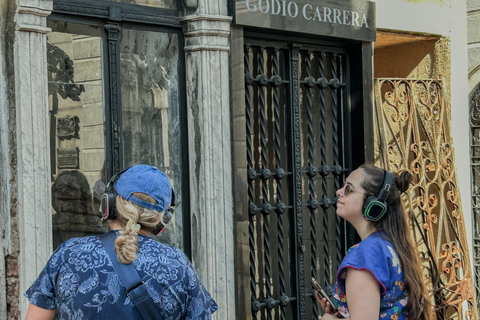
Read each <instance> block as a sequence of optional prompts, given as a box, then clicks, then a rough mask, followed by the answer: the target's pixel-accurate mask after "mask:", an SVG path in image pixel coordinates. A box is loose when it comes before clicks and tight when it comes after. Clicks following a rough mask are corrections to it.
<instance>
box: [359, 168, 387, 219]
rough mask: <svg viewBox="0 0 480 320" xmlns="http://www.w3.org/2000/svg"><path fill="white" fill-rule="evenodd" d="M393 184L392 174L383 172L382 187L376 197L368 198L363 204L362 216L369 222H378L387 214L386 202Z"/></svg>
mask: <svg viewBox="0 0 480 320" xmlns="http://www.w3.org/2000/svg"><path fill="white" fill-rule="evenodd" d="M392 183H393V173H391V172H390V171H387V170H385V171H384V176H383V186H382V189H381V190H380V192H379V193H378V195H377V196H369V197H367V198H366V199H365V202H364V204H363V214H364V216H365V217H366V218H367V219H368V220H371V221H378V220H380V219H381V218H382V217H383V216H384V215H385V213H386V212H387V204H386V202H385V201H386V200H387V198H388V195H389V194H390V189H391V187H392Z"/></svg>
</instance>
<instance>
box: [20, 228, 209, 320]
mask: <svg viewBox="0 0 480 320" xmlns="http://www.w3.org/2000/svg"><path fill="white" fill-rule="evenodd" d="M138 240H139V242H138V247H139V250H138V253H137V259H136V260H135V261H134V262H133V264H134V266H135V268H136V269H137V271H138V274H139V276H140V278H141V279H142V280H143V281H144V283H145V284H146V286H147V288H148V292H149V293H150V295H151V296H152V298H153V300H154V301H155V303H156V304H157V305H158V307H159V309H160V310H161V313H162V319H168V320H177V319H211V315H212V313H213V312H215V310H217V309H218V306H217V304H216V303H215V301H214V300H213V299H212V297H211V296H210V294H209V293H208V292H207V291H206V289H205V288H204V287H203V285H202V283H201V282H200V280H199V279H198V276H197V274H196V273H195V270H194V269H193V267H192V265H191V263H190V261H189V260H188V258H187V257H186V256H185V254H183V253H182V252H181V251H180V250H179V249H177V248H175V247H172V246H169V245H166V244H162V243H159V242H157V241H155V240H153V239H150V238H148V237H144V236H141V235H140V236H139V237H138ZM25 296H26V297H27V298H28V299H29V300H30V302H31V303H32V304H34V305H36V306H38V307H40V308H43V309H54V308H56V319H58V320H59V319H69V320H73V319H102V320H103V319H106V320H109V319H112V320H120V319H142V317H141V316H140V314H139V313H138V311H137V310H136V308H135V306H134V305H133V303H132V301H131V300H130V299H129V298H128V296H127V294H126V292H125V287H124V286H123V284H122V282H121V281H120V279H119V278H118V275H117V273H116V272H115V270H114V268H113V265H112V262H111V260H110V258H109V257H108V254H107V252H106V251H105V248H104V246H103V245H102V243H101V242H100V240H99V239H98V238H97V237H83V238H73V239H70V240H67V241H65V242H64V243H63V244H62V245H60V246H59V247H58V248H57V250H56V251H55V252H54V254H53V255H52V257H51V258H50V260H49V261H48V263H47V265H46V266H45V268H44V269H43V271H42V272H41V273H40V275H39V276H38V278H37V279H36V280H35V282H34V283H33V284H32V286H31V287H30V288H29V289H28V290H27V292H26V293H25Z"/></svg>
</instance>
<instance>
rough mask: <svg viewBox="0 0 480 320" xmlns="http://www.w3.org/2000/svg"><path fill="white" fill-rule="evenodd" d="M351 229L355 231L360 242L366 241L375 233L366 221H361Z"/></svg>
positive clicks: (370, 224) (373, 228)
mask: <svg viewBox="0 0 480 320" xmlns="http://www.w3.org/2000/svg"><path fill="white" fill-rule="evenodd" d="M353 227H354V228H355V230H356V231H357V233H358V235H359V236H360V239H362V241H363V240H365V239H367V238H368V236H369V235H371V234H372V233H374V232H375V231H377V230H376V229H375V227H374V226H373V225H372V223H371V222H369V221H368V220H364V221H361V222H359V223H357V224H356V225H354V226H353Z"/></svg>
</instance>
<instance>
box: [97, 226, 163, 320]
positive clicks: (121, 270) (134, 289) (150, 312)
mask: <svg viewBox="0 0 480 320" xmlns="http://www.w3.org/2000/svg"><path fill="white" fill-rule="evenodd" d="M98 238H99V239H100V241H101V242H102V244H103V246H104V247H105V250H106V251H107V253H108V256H109V257H110V260H112V264H113V268H114V269H115V271H116V272H117V274H118V277H119V278H120V280H121V281H122V283H123V285H124V286H125V288H126V289H127V295H128V297H129V298H130V299H131V300H132V302H133V304H134V305H135V307H136V308H137V310H138V312H139V313H140V315H141V316H142V318H143V319H144V320H153V319H161V316H160V312H159V311H158V309H157V307H156V305H155V302H154V301H153V298H152V296H151V295H150V294H149V293H148V290H147V287H146V286H145V283H144V282H143V281H142V280H141V279H140V276H139V275H138V272H137V270H136V269H135V267H134V266H133V263H129V264H124V263H120V262H119V261H118V259H117V255H116V253H115V239H116V238H117V234H116V233H115V231H110V232H107V233H105V234H102V235H101V236H99V237H98Z"/></svg>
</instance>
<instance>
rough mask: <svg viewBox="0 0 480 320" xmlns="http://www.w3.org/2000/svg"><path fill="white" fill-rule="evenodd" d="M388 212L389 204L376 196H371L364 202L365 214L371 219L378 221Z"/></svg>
mask: <svg viewBox="0 0 480 320" xmlns="http://www.w3.org/2000/svg"><path fill="white" fill-rule="evenodd" d="M385 212H387V205H386V204H385V203H383V202H382V201H380V200H378V198H377V197H376V196H369V197H367V199H365V201H364V203H363V215H364V216H365V218H367V219H368V220H370V221H378V220H380V219H381V218H382V217H383V215H384V214H385Z"/></svg>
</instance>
